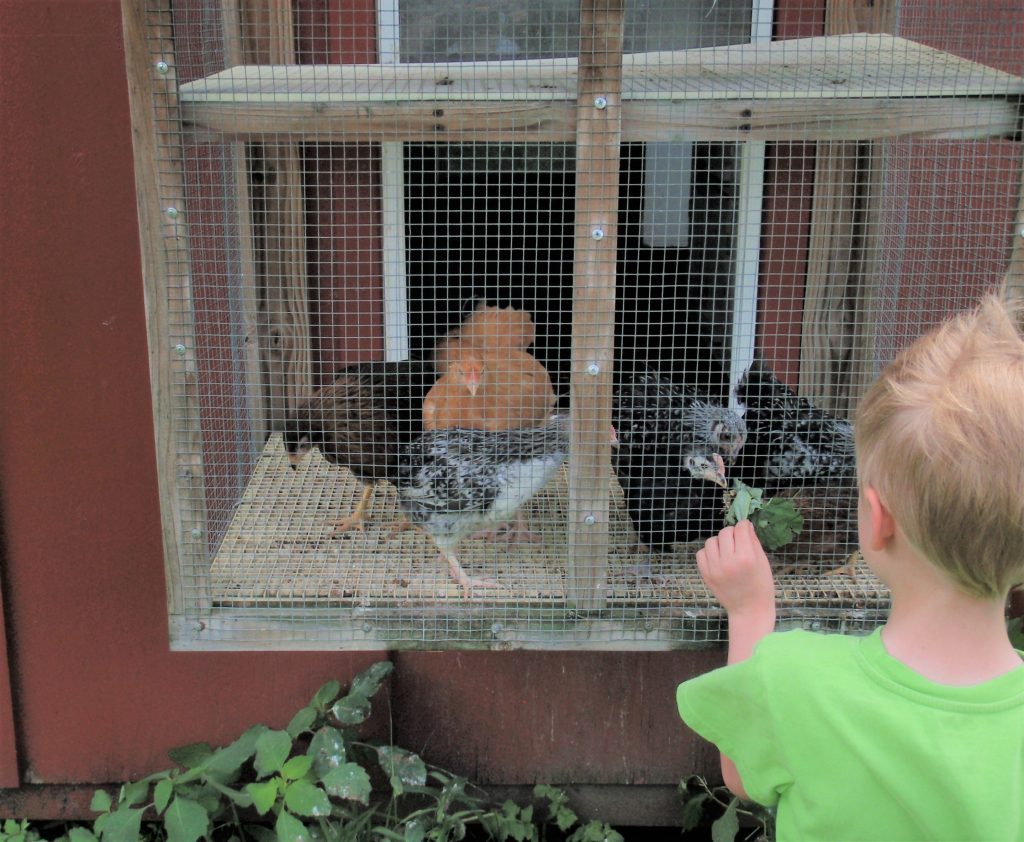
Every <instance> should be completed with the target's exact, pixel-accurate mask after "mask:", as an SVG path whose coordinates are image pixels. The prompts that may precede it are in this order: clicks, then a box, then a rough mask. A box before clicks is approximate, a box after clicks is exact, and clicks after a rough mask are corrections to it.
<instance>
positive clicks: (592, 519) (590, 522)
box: [583, 515, 597, 526]
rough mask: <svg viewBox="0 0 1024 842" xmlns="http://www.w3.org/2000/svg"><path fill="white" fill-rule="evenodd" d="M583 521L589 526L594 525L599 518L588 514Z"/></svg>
mask: <svg viewBox="0 0 1024 842" xmlns="http://www.w3.org/2000/svg"><path fill="white" fill-rule="evenodd" d="M583 522H584V523H585V524H586V525H587V526H593V525H594V524H595V523H597V518H596V517H594V516H593V515H587V516H586V517H585V518H583Z"/></svg>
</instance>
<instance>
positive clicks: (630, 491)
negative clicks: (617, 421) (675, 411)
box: [612, 445, 728, 552]
mask: <svg viewBox="0 0 1024 842" xmlns="http://www.w3.org/2000/svg"><path fill="white" fill-rule="evenodd" d="M612 465H613V467H614V468H615V475H616V476H617V477H618V480H619V485H620V486H621V487H622V494H623V498H624V500H625V504H626V510H627V511H628V512H629V516H630V518H631V519H632V521H633V526H634V528H635V529H636V532H637V535H638V537H639V538H640V542H641V547H640V548H641V549H650V550H653V551H654V552H667V551H669V550H671V549H672V545H673V544H675V543H678V542H685V541H697V540H702V539H705V538H708V537H710V536H711V535H713V534H715V533H716V532H717V531H718V530H719V529H721V528H722V502H723V500H722V489H724V488H726V487H727V486H728V483H727V481H726V478H725V464H724V462H723V460H722V457H721V456H720V455H719V454H717V453H714V452H713V451H710V450H708V449H707V448H704V447H701V446H699V445H691V446H690V447H688V448H682V449H676V450H660V451H650V450H648V451H644V450H638V449H636V448H625V447H620V448H619V450H618V451H617V452H616V453H614V454H613V456H612Z"/></svg>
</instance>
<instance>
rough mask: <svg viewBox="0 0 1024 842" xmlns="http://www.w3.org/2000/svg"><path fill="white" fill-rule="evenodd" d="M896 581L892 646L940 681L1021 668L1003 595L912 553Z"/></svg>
mask: <svg viewBox="0 0 1024 842" xmlns="http://www.w3.org/2000/svg"><path fill="white" fill-rule="evenodd" d="M905 562H906V566H904V567H902V571H903V573H904V574H906V575H904V576H902V577H897V580H896V581H893V582H890V588H891V591H892V611H891V613H890V615H889V620H888V621H887V622H886V624H885V628H883V629H882V641H883V643H884V644H885V649H886V651H887V652H888V653H889V654H890V655H892V657H894V658H896V660H898V661H901V662H902V663H903V664H905V665H906V666H908V667H910V669H912V670H914V672H916V673H918V674H920V675H923V676H924V677H925V678H927V679H929V680H931V681H934V682H935V683H937V684H948V685H954V686H968V685H971V684H980V683H982V682H984V681H989V680H991V679H993V678H997V677H998V676H1000V675H1003V674H1005V673H1007V672H1010V671H1011V670H1014V669H1020V668H1021V666H1022V661H1021V658H1020V656H1019V655H1018V654H1017V652H1016V651H1015V650H1014V648H1013V646H1012V645H1011V644H1010V640H1009V637H1008V636H1007V633H1006V620H1005V616H1004V606H1003V603H1002V602H1001V601H1000V600H983V599H979V598H977V597H973V596H971V595H970V594H967V593H965V592H963V591H962V590H960V589H959V588H958V587H956V586H955V585H953V583H952V582H951V581H949V580H948V579H947V578H946V577H945V576H944V575H943V574H942V573H941V572H940V571H938V570H937V569H936V568H934V567H933V566H932V565H931V564H930V563H928V562H927V561H924V560H923V559H906V560H905Z"/></svg>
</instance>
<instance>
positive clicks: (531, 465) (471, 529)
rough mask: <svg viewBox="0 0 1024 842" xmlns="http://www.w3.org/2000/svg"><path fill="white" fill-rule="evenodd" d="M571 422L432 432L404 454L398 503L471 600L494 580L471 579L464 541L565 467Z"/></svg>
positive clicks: (560, 418) (502, 518)
mask: <svg viewBox="0 0 1024 842" xmlns="http://www.w3.org/2000/svg"><path fill="white" fill-rule="evenodd" d="M570 429H571V421H570V419H569V416H568V415H567V414H562V415H557V416H555V417H553V418H552V419H551V420H550V421H549V422H548V423H547V424H545V425H544V426H543V427H530V428H523V429H512V430H468V429H463V428H448V429H442V430H432V431H430V432H427V433H424V434H423V436H422V437H420V438H418V439H416V440H415V441H413V442H412V443H411V444H410V445H408V446H407V447H406V448H404V449H403V451H402V454H401V457H400V458H399V464H398V481H397V483H396V484H397V486H398V499H399V502H400V504H401V506H402V509H403V510H404V511H405V513H406V514H407V515H408V516H409V519H410V520H411V521H412V522H413V523H415V524H417V525H419V526H420V527H421V528H422V529H423V530H424V531H425V532H427V533H428V534H429V535H430V537H431V538H432V539H433V541H434V543H435V544H436V545H437V548H438V551H439V553H440V559H442V560H443V561H445V562H447V564H448V567H449V570H450V571H451V576H452V578H453V579H454V580H455V581H456V582H458V583H459V585H461V586H462V589H463V592H464V593H465V594H466V596H469V595H470V594H471V592H472V589H473V587H493V586H494V585H495V583H494V582H492V581H489V580H487V579H477V578H473V577H471V576H469V575H468V574H467V573H466V571H465V570H463V568H462V565H461V564H460V563H459V560H458V558H457V557H456V555H455V551H456V549H457V548H458V546H459V543H460V542H461V541H462V539H463V538H465V537H467V536H469V535H472V534H473V533H475V532H478V531H480V530H482V529H487V528H490V527H493V526H495V525H496V524H500V523H503V522H506V521H508V520H509V519H510V518H512V516H513V515H515V514H516V513H517V512H518V511H519V509H520V508H521V507H522V506H523V505H524V504H525V503H526V502H527V501H528V500H529V499H530V498H531V497H533V495H534V494H536V493H537V492H538V491H540V490H541V489H542V488H543V487H544V486H545V485H546V484H547V482H548V481H549V480H550V479H551V478H552V477H553V476H554V474H555V472H556V471H557V470H558V469H559V468H560V467H561V465H562V463H563V462H564V461H565V459H566V456H567V455H568V453H569V437H570Z"/></svg>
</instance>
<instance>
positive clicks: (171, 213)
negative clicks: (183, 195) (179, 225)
mask: <svg viewBox="0 0 1024 842" xmlns="http://www.w3.org/2000/svg"><path fill="white" fill-rule="evenodd" d="M164 213H166V214H167V216H168V217H169V218H170V219H177V218H178V209H177V208H176V207H174V206H173V205H172V206H171V207H169V208H167V210H165V211H164Z"/></svg>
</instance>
